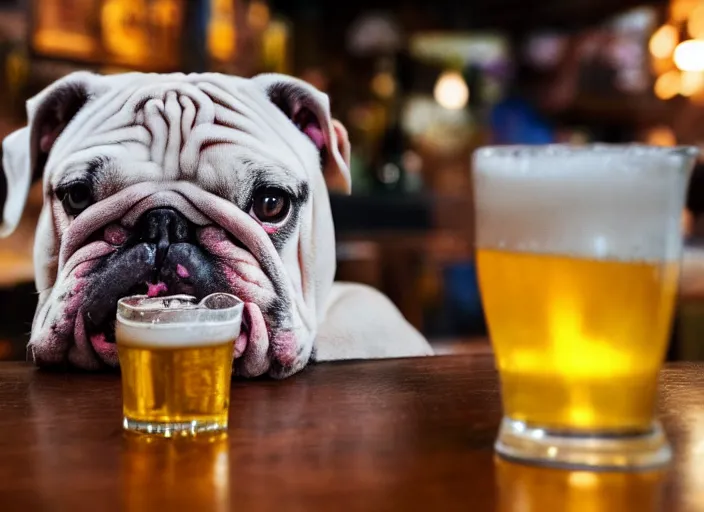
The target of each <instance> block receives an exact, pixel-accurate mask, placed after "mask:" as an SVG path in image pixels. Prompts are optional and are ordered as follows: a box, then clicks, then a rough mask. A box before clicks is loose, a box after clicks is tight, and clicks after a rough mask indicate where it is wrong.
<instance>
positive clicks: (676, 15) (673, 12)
mask: <svg viewBox="0 0 704 512" xmlns="http://www.w3.org/2000/svg"><path fill="white" fill-rule="evenodd" d="M699 2H700V0H673V1H672V3H671V4H670V18H671V19H672V20H674V21H685V20H686V19H687V17H689V13H691V12H692V11H693V10H694V9H695V8H696V7H697V6H698V5H699Z"/></svg>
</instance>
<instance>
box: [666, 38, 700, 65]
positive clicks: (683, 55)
mask: <svg viewBox="0 0 704 512" xmlns="http://www.w3.org/2000/svg"><path fill="white" fill-rule="evenodd" d="M673 57H674V60H675V66H677V67H678V68H679V69H681V70H682V71H704V41H700V40H696V39H690V40H689V41H683V42H681V43H680V44H678V45H677V48H675V54H674V56H673Z"/></svg>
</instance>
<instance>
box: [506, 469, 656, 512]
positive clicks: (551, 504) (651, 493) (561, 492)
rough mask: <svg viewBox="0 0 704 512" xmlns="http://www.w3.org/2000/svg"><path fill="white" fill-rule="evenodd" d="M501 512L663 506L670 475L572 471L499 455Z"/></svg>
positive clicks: (611, 511)
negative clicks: (664, 492)
mask: <svg viewBox="0 0 704 512" xmlns="http://www.w3.org/2000/svg"><path fill="white" fill-rule="evenodd" d="M495 468H496V481H497V493H498V504H499V506H498V510H499V511H500V512H548V511H555V512H558V511H559V512H630V511H633V512H650V511H653V512H655V511H659V510H664V509H663V508H662V507H663V489H664V482H665V475H666V473H665V472H663V471H657V472H638V473H610V472H590V471H568V470H559V469H550V468H544V467H537V466H528V465H520V464H515V463H512V462H507V461H505V460H503V459H500V458H498V457H497V458H496V459H495Z"/></svg>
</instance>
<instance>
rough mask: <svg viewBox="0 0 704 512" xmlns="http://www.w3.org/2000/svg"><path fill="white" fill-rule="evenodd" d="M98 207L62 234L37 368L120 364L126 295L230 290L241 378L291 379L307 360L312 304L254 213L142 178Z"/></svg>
mask: <svg viewBox="0 0 704 512" xmlns="http://www.w3.org/2000/svg"><path fill="white" fill-rule="evenodd" d="M157 187H158V188H157ZM167 187H169V188H167ZM91 208H93V207H90V208H88V209H87V210H85V211H84V212H83V213H81V215H79V216H78V217H77V218H76V220H75V221H74V223H72V225H71V227H70V228H69V231H68V232H67V233H65V234H64V240H65V242H64V243H63V244H62V250H61V257H60V261H59V273H58V279H57V281H56V283H55V284H54V286H53V287H52V289H51V290H50V295H48V296H47V297H41V296H40V304H41V305H40V308H39V309H38V310H37V311H38V312H37V316H36V317H35V322H34V326H33V331H32V339H31V340H30V349H31V351H32V354H33V356H34V359H35V361H37V362H38V363H39V364H42V365H55V364H62V363H63V362H65V361H66V360H68V361H69V362H71V363H72V364H73V365H75V366H78V367H81V368H94V369H97V368H99V367H101V366H103V365H108V366H117V365H118V358H117V347H116V344H115V337H114V332H115V328H114V322H115V315H116V308H117V301H118V300H119V299H120V298H122V297H125V296H129V295H136V294H144V295H150V296H162V295H175V294H186V295H191V296H194V297H195V298H196V299H201V298H203V297H205V296H207V295H210V294H212V293H218V292H225V293H231V294H233V295H235V296H237V297H239V298H240V299H241V300H242V301H243V302H244V303H245V308H244V314H243V327H242V334H241V335H240V339H238V340H237V343H236V346H235V353H236V358H237V360H236V362H235V370H236V372H237V373H238V374H241V375H245V376H255V375H261V374H263V373H269V374H270V375H272V376H286V375H290V374H291V373H295V371H297V370H298V369H300V368H302V367H303V366H304V365H305V363H306V362H307V360H308V358H309V357H310V351H311V348H312V335H313V331H312V330H311V329H310V328H308V327H307V325H306V320H307V318H306V317H305V316H301V312H304V313H305V310H303V309H301V308H299V307H297V304H300V303H299V302H298V301H297V299H296V298H295V297H296V292H295V290H294V289H293V287H292V284H291V282H290V281H289V280H288V279H287V277H286V271H285V268H284V265H283V263H282V261H281V258H280V256H279V255H278V253H277V252H276V249H275V248H274V247H273V244H272V243H271V240H270V239H269V238H268V235H267V233H266V232H265V231H264V230H263V229H262V228H261V226H260V225H259V224H257V223H256V222H255V221H254V219H252V218H251V217H250V216H249V215H248V214H247V213H245V212H243V211H242V210H240V209H239V208H237V207H236V206H235V205H233V204H232V203H230V202H228V201H225V200H223V199H222V198H219V197H217V196H213V195H212V194H208V193H207V192H204V191H203V190H201V189H198V188H197V187H195V186H193V185H190V184H187V183H178V184H169V185H165V184H163V183H161V184H156V183H155V184H140V185H139V186H136V187H133V188H130V189H126V190H124V191H122V192H120V193H118V194H116V195H115V196H112V197H110V198H108V199H106V200H104V201H103V202H101V203H97V204H96V205H95V208H94V209H91Z"/></svg>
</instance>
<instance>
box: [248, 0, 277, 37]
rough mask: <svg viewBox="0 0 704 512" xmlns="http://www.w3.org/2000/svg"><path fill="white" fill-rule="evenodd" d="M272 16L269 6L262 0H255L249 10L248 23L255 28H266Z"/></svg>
mask: <svg viewBox="0 0 704 512" xmlns="http://www.w3.org/2000/svg"><path fill="white" fill-rule="evenodd" d="M270 18H271V13H270V12H269V6H268V5H267V4H265V3H264V2H262V1H259V0H253V1H252V2H251V3H250V4H249V10H248V11H247V23H249V26H250V27H252V29H254V30H264V29H265V28H266V27H267V25H268V24H269V19H270Z"/></svg>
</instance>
